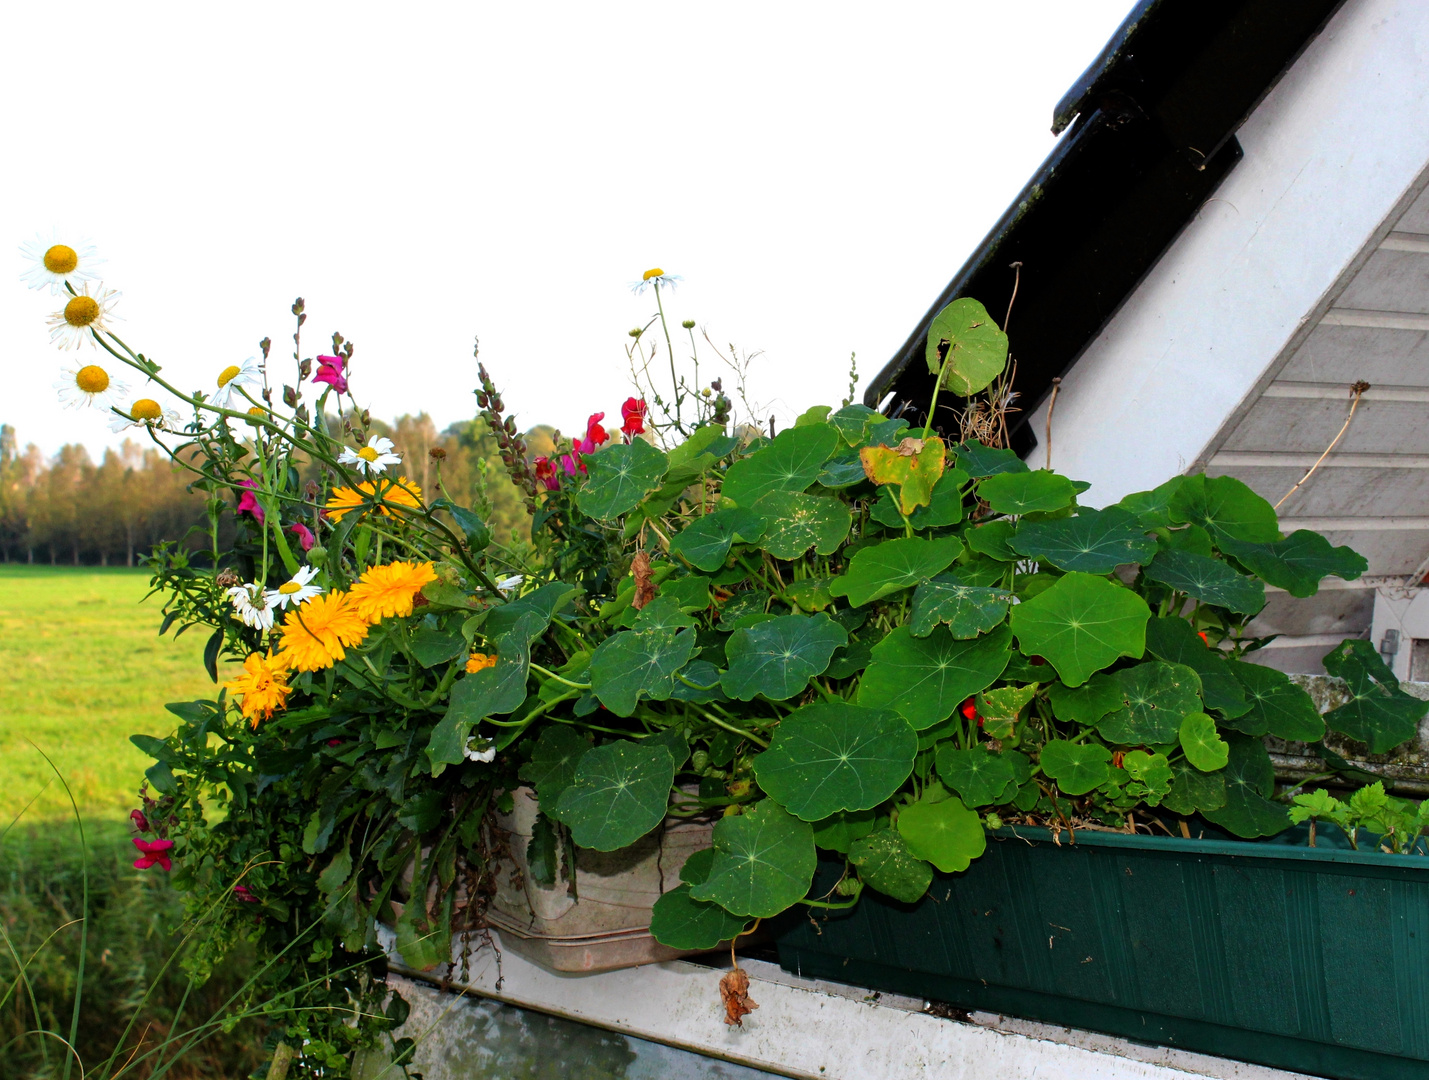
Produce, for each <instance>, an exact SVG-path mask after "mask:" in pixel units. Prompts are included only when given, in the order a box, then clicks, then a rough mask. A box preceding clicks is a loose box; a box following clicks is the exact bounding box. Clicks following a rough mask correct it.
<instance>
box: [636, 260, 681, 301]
mask: <svg viewBox="0 0 1429 1080" xmlns="http://www.w3.org/2000/svg"><path fill="white" fill-rule="evenodd" d="M684 280H685V279H684V278H682V277H680V275H679V274H667V273H665V271H663V270H661V269H660V268H659V267H658V266H657V267H656V268H655V269H653V270H646V271H645V275H644V276H643V277H642V278H641V279H640V280H639V281H636V282H632V283H631V286H630V291H631V292H633V293H634V294H635V295H636V296H639V295H640V294H641V293H643V292H644V291H645V290H646V289H647V288H648V287H649V286H651V285H654V286H655V288H657V289H658V288H659V287H660V286H661V285H663V286H665V288H667V289H674V287H675V285H676V283H677V282H681V281H684Z"/></svg>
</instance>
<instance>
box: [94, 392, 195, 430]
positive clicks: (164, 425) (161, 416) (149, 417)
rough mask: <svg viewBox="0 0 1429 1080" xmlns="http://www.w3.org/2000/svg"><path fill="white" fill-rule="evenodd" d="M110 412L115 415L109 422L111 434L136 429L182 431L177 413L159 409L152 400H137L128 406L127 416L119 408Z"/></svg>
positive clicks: (180, 419) (156, 403) (157, 404)
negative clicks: (148, 428)
mask: <svg viewBox="0 0 1429 1080" xmlns="http://www.w3.org/2000/svg"><path fill="white" fill-rule="evenodd" d="M112 411H113V412H114V413H115V414H116V415H115V417H114V419H113V420H111V421H109V430H110V431H113V432H120V431H128V430H129V429H130V428H136V427H150V428H157V429H158V430H160V431H174V432H177V431H180V430H182V428H183V424H184V422H183V419H182V418H181V417H180V416H179V414H178V413H176V412H175V411H174V410H173V409H165V408H161V407H160V405H159V403H158V402H157V401H155V400H154V399H153V398H146V397H145V398H139V399H138V400H137V401H135V402H134V404H133V405H130V406H129V412H128V413H127V414H126V413H125V412H124V410H123V409H119V408H116V409H114V410H112Z"/></svg>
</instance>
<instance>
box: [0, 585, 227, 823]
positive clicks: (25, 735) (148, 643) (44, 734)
mask: <svg viewBox="0 0 1429 1080" xmlns="http://www.w3.org/2000/svg"><path fill="white" fill-rule="evenodd" d="M148 580H149V577H148V574H147V572H145V571H143V570H130V569H125V568H119V567H110V568H101V567H85V566H80V567H64V566H21V565H14V564H11V565H0V829H3V828H4V826H5V825H8V824H9V823H10V821H11V820H13V819H14V817H15V815H16V814H18V813H20V812H21V811H22V810H23V809H24V808H25V805H26V804H27V803H29V802H30V800H31V799H32V798H34V797H35V796H36V794H37V793H39V798H38V799H36V801H35V803H34V805H32V806H31V807H30V809H29V810H28V811H27V812H26V813H25V816H24V818H23V820H24V821H25V822H28V823H35V822H40V821H46V820H53V819H55V818H57V817H62V816H68V815H70V813H71V811H70V808H69V803H68V800H67V799H66V798H65V796H64V792H63V791H62V790H61V789H60V786H59V784H58V783H57V782H55V779H54V774H53V772H51V770H50V768H49V766H48V765H46V764H45V759H44V758H43V757H41V756H40V754H39V753H37V752H36V750H35V747H36V746H38V747H40V748H41V749H43V750H44V751H45V753H47V754H48V755H49V756H50V758H51V759H52V760H53V761H54V763H55V764H56V765H57V766H58V767H59V768H60V770H61V771H62V772H63V773H64V775H65V779H66V780H68V782H69V785H70V789H71V790H72V791H73V792H74V795H75V798H76V800H77V801H78V802H79V807H80V810H81V812H83V814H84V816H85V819H86V822H89V821H95V822H98V821H102V820H106V819H107V820H119V819H122V818H124V817H125V816H126V815H127V814H128V813H129V810H130V809H131V808H132V807H134V806H136V805H137V795H136V792H137V791H138V788H139V783H140V781H141V780H142V779H143V772H144V769H145V768H147V767H148V766H149V765H150V764H152V762H151V761H150V760H149V759H148V758H146V757H145V756H144V755H143V754H141V753H140V752H139V751H138V750H137V749H135V747H134V746H133V744H132V743H130V742H129V736H130V735H132V734H134V733H136V732H142V733H144V734H149V735H164V734H166V733H167V732H168V731H169V730H170V729H171V728H172V726H173V725H172V720H173V717H172V716H170V714H169V713H167V712H165V711H164V707H163V706H164V702H166V701H184V700H192V699H194V698H199V697H212V696H213V695H214V690H215V688H214V685H213V683H211V682H210V681H209V679H208V676H207V674H205V672H204V670H203V661H202V656H203V645H204V635H203V634H202V633H201V632H200V630H198V629H195V630H192V631H190V632H189V633H188V634H185V635H184V636H182V637H180V638H179V639H178V640H177V641H175V640H174V639H173V637H172V635H166V636H165V637H162V638H161V637H159V636H158V633H157V630H158V627H159V621H160V619H161V617H162V616H161V615H160V612H159V598H158V597H153V598H151V599H149V600H147V601H144V602H142V603H141V601H143V598H144V595H145V593H146V592H148ZM31 743H33V744H34V745H33V746H32V745H31ZM46 785H48V787H47V786H46Z"/></svg>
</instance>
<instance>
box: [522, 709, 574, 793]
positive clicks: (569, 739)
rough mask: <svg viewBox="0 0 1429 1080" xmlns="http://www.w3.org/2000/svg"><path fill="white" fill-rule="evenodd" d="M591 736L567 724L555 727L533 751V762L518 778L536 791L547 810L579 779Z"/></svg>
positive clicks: (523, 769)
mask: <svg viewBox="0 0 1429 1080" xmlns="http://www.w3.org/2000/svg"><path fill="white" fill-rule="evenodd" d="M590 745H591V740H590V736H589V735H587V734H585V733H584V732H580V731H577V730H576V729H575V728H572V727H567V726H566V725H565V724H552V725H551V726H550V727H548V728H546V729H545V730H544V731H542V732H541V737H540V738H539V739H537V740H536V745H535V747H534V748H532V750H531V760H530V761H528V762H526V763H525V764H524V765H522V766H521V768H520V770H519V771H518V772H517V775H518V776H520V777H521V779H522V780H525V781H526V782H527V783H528V784H532V785H534V786H535V788H536V798H537V799H538V800H539V801H540V803H541V805H543V806H555V805H557V804H558V803H559V802H560V799H561V792H563V791H565V790H566V788H568V787H570V785H571V781H572V780H574V779H575V778H576V765H577V764H578V763H579V762H580V759H581V758H582V757H584V756H585V753H586V751H588V750H589V749H590Z"/></svg>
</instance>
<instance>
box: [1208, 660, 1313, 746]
mask: <svg viewBox="0 0 1429 1080" xmlns="http://www.w3.org/2000/svg"><path fill="white" fill-rule="evenodd" d="M1226 663H1227V667H1228V669H1229V671H1230V673H1231V675H1232V677H1233V678H1234V679H1235V680H1236V682H1237V683H1239V684H1240V686H1241V688H1242V689H1243V690H1244V691H1245V698H1246V701H1247V702H1248V703H1249V704H1250V708H1249V709H1248V710H1247V711H1245V712H1244V713H1243V714H1242V715H1240V716H1237V717H1234V718H1233V719H1231V720H1229V721H1228V722H1227V724H1226V726H1227V727H1232V728H1235V730H1237V731H1239V732H1241V733H1243V734H1245V735H1255V736H1261V735H1274V736H1275V737H1276V738H1280V739H1290V740H1292V741H1295V742H1309V743H1313V742H1319V741H1320V740H1321V739H1323V738H1324V737H1325V718H1324V717H1323V716H1321V715H1320V710H1319V709H1317V708H1316V707H1315V701H1314V699H1313V698H1311V697H1310V695H1309V694H1307V693H1306V692H1305V691H1304V689H1303V688H1302V687H1299V686H1296V685H1295V684H1294V683H1293V682H1291V681H1290V677H1289V676H1288V675H1286V674H1285V673H1284V672H1281V671H1276V670H1275V669H1274V668H1268V667H1265V666H1263V665H1261V664H1248V663H1246V662H1245V661H1244V660H1229V661H1227V662H1226Z"/></svg>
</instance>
